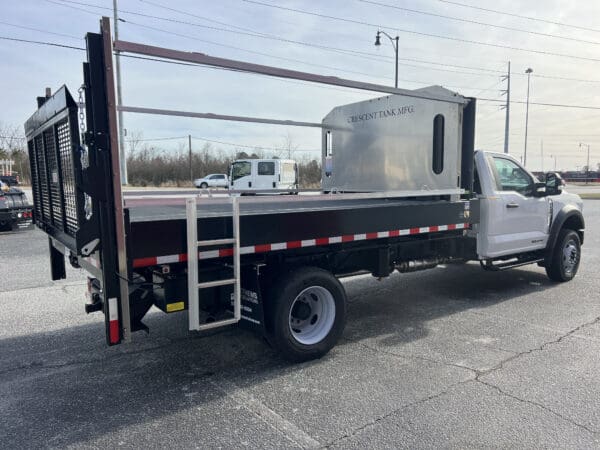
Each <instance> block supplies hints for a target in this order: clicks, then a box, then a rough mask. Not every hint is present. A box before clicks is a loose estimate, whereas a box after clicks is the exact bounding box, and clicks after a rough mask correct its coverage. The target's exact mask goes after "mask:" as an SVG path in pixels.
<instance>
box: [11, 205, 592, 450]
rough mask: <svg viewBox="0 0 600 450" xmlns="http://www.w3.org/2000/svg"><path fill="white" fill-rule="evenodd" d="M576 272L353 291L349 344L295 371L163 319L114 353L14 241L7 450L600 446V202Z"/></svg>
mask: <svg viewBox="0 0 600 450" xmlns="http://www.w3.org/2000/svg"><path fill="white" fill-rule="evenodd" d="M584 214H585V216H586V221H587V231H586V242H585V245H584V247H583V260H582V264H581V267H580V270H579V274H578V276H577V277H576V279H575V280H574V281H572V282H571V283H566V284H556V283H553V282H550V281H549V280H548V279H547V278H546V276H545V273H544V271H543V269H541V268H539V267H537V266H531V267H523V268H519V269H514V270H510V271H506V272H502V273H487V272H483V271H481V269H480V268H479V266H478V265H477V264H467V265H464V266H448V267H440V268H437V269H434V270H430V271H426V272H420V273H413V274H405V275H399V274H395V275H393V276H391V277H389V278H388V279H384V280H382V281H377V280H375V279H373V278H372V277H369V276H361V277H355V278H351V279H347V280H345V281H344V285H345V287H346V289H347V292H348V297H349V301H350V305H349V317H348V323H347V326H346V331H345V334H344V337H343V339H342V341H341V342H340V343H339V345H338V346H337V347H336V348H335V349H334V350H333V351H332V352H331V353H330V354H329V355H327V356H326V357H324V358H323V359H321V360H318V361H312V362H309V363H305V364H299V365H292V364H289V363H286V362H285V361H284V360H282V359H281V358H280V357H279V356H278V355H277V354H276V353H275V352H274V351H273V350H271V349H270V348H269V347H268V346H267V345H266V344H265V343H264V341H263V340H262V339H261V338H260V337H258V336H256V335H254V334H252V333H250V332H248V331H244V330H241V329H237V328H230V329H227V330H225V331H221V332H215V333H211V334H209V335H203V336H200V335H197V334H190V333H189V332H188V331H187V327H186V325H187V324H186V320H187V317H186V315H185V314H173V315H169V316H166V315H164V314H162V313H159V312H156V311H153V312H151V313H150V315H149V316H148V318H147V320H146V322H147V324H148V326H149V327H150V330H151V333H150V334H149V335H145V334H139V333H138V334H136V335H135V336H134V339H133V342H132V343H131V344H128V345H120V346H116V347H111V348H108V347H106V346H105V343H104V331H103V318H102V316H101V315H97V314H92V315H85V313H84V311H83V304H84V302H85V298H84V290H85V282H84V280H85V276H84V274H83V273H82V272H80V271H77V270H74V269H70V270H69V273H68V275H69V277H68V278H67V280H64V281H61V282H51V281H50V280H49V268H48V266H47V256H46V254H47V241H46V239H45V237H44V235H43V234H42V233H41V232H39V231H27V232H20V233H12V234H2V235H0V308H1V309H0V311H1V313H0V447H2V448H65V447H78V448H107V447H110V448H113V447H117V446H118V447H124V448H132V447H147V448H164V447H175V448H190V447H202V448H238V447H260V448H284V447H285V448H287V447H290V448H298V447H300V448H312V447H333V448H390V447H394V448H397V447H402V448H433V447H435V448H439V447H446V448H474V447H476V448H500V447H503V448H506V447H526V448H578V449H580V448H598V447H599V446H600V376H599V375H598V374H600V356H599V355H600V294H599V292H600V279H599V277H598V272H597V268H598V267H599V266H600V250H599V249H600V245H599V244H600V221H599V219H600V201H593V200H591V201H586V202H585V210H584Z"/></svg>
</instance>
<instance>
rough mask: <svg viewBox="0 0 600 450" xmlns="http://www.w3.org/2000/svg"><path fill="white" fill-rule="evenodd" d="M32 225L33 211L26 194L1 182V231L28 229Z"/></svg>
mask: <svg viewBox="0 0 600 450" xmlns="http://www.w3.org/2000/svg"><path fill="white" fill-rule="evenodd" d="M32 223H33V209H32V208H31V205H30V204H29V202H28V201H27V197H26V196H25V193H24V192H23V191H22V190H21V189H18V188H15V187H10V186H9V185H8V184H6V183H5V182H3V181H0V231H11V230H12V229H13V228H14V227H15V226H17V227H18V228H28V227H30V226H31V225H32Z"/></svg>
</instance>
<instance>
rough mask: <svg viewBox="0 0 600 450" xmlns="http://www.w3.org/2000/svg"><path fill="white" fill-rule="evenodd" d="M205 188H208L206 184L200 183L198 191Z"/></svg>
mask: <svg viewBox="0 0 600 450" xmlns="http://www.w3.org/2000/svg"><path fill="white" fill-rule="evenodd" d="M207 187H208V184H206V183H202V184H201V185H200V189H206V188H207Z"/></svg>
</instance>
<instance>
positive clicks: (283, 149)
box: [126, 135, 321, 152]
mask: <svg viewBox="0 0 600 450" xmlns="http://www.w3.org/2000/svg"><path fill="white" fill-rule="evenodd" d="M187 138H188V136H187V135H186V136H170V137H156V138H143V139H126V142H129V143H132V142H155V141H176V140H180V139H187ZM192 139H196V140H198V141H204V142H211V143H213V144H221V145H229V146H232V147H241V148H250V149H254V150H273V151H288V149H287V148H282V147H268V146H264V145H249V144H238V143H235V142H226V141H220V140H216V139H208V138H205V137H199V136H192ZM292 151H295V152H320V151H321V150H320V149H292Z"/></svg>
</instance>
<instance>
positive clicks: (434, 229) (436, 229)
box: [429, 225, 439, 233]
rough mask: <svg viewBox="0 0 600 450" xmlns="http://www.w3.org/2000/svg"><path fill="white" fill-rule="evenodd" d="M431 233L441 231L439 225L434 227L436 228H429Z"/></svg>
mask: <svg viewBox="0 0 600 450" xmlns="http://www.w3.org/2000/svg"><path fill="white" fill-rule="evenodd" d="M429 231H430V232H431V233H434V232H436V231H439V228H438V226H437V225H434V226H432V227H429Z"/></svg>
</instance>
